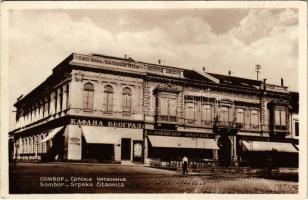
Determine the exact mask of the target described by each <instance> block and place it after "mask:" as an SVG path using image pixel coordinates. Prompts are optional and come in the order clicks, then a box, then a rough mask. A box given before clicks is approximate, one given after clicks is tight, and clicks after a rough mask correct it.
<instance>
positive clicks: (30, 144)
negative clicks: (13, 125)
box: [29, 137, 33, 153]
mask: <svg viewBox="0 0 308 200" xmlns="http://www.w3.org/2000/svg"><path fill="white" fill-rule="evenodd" d="M29 153H33V138H32V137H30V138H29Z"/></svg>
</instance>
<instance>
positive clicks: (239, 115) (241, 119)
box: [236, 108, 245, 124]
mask: <svg viewBox="0 0 308 200" xmlns="http://www.w3.org/2000/svg"><path fill="white" fill-rule="evenodd" d="M244 117H245V115H244V109H242V108H238V109H236V122H237V123H241V124H244V122H245V118H244Z"/></svg>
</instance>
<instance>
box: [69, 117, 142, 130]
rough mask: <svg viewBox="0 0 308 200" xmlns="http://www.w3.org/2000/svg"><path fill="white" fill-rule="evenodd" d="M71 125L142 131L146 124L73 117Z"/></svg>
mask: <svg viewBox="0 0 308 200" xmlns="http://www.w3.org/2000/svg"><path fill="white" fill-rule="evenodd" d="M70 124H71V125H80V126H105V127H116V128H132V129H142V128H143V127H144V124H143V123H141V122H129V121H116V120H104V119H88V118H82V117H72V118H71V119H70Z"/></svg>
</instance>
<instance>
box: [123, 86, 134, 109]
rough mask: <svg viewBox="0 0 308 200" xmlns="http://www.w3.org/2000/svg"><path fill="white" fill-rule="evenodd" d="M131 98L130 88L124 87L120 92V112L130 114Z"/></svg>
mask: <svg viewBox="0 0 308 200" xmlns="http://www.w3.org/2000/svg"><path fill="white" fill-rule="evenodd" d="M131 98H132V91H131V89H130V88H128V87H126V88H124V89H123V91H122V111H123V112H131V104H132V102H131Z"/></svg>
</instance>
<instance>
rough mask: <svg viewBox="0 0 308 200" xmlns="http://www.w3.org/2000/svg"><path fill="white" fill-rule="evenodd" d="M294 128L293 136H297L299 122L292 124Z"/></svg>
mask: <svg viewBox="0 0 308 200" xmlns="http://www.w3.org/2000/svg"><path fill="white" fill-rule="evenodd" d="M294 126H295V127H294V128H295V136H299V123H298V122H295V124H294Z"/></svg>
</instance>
